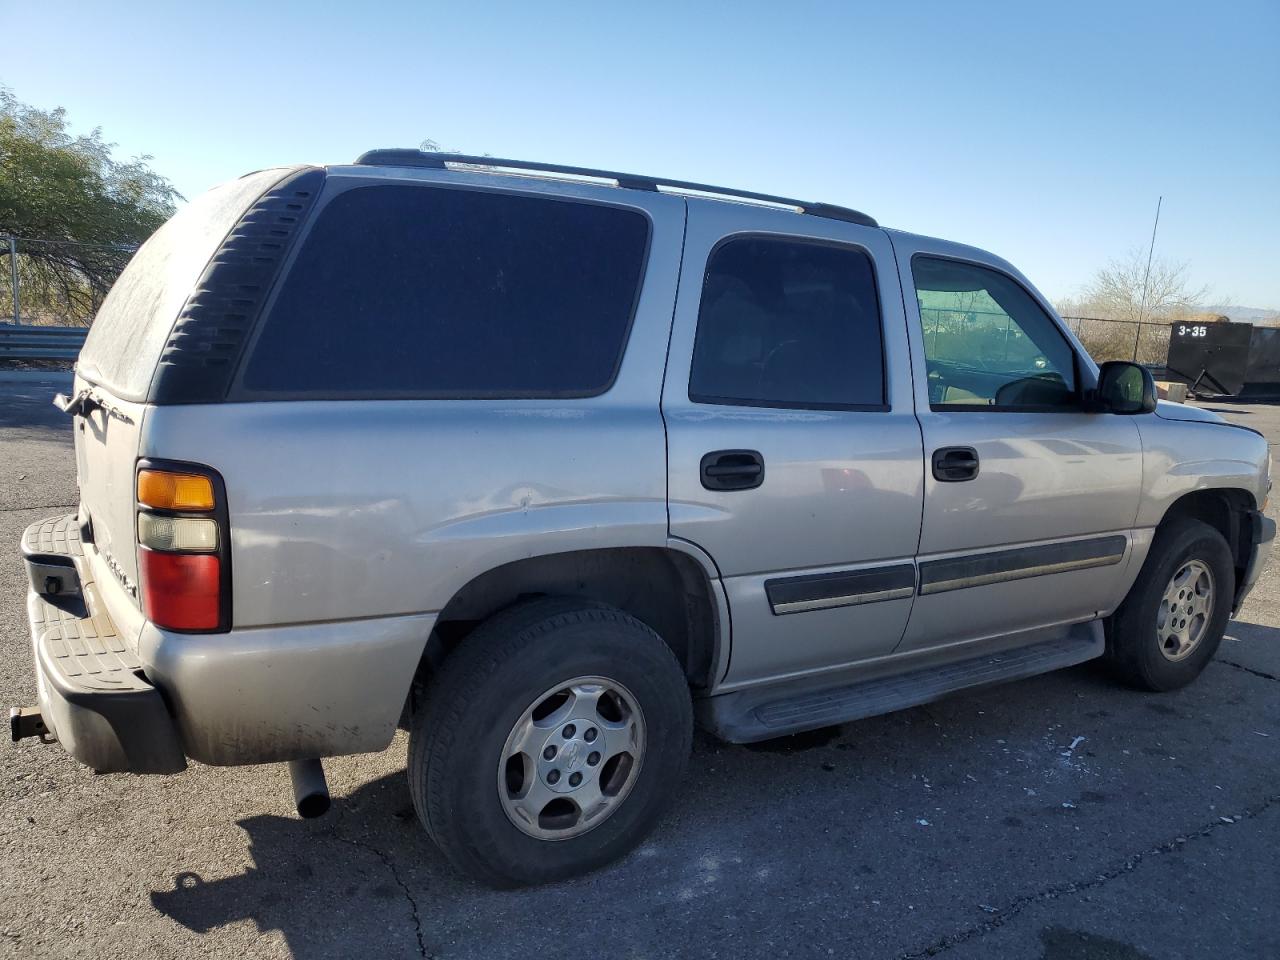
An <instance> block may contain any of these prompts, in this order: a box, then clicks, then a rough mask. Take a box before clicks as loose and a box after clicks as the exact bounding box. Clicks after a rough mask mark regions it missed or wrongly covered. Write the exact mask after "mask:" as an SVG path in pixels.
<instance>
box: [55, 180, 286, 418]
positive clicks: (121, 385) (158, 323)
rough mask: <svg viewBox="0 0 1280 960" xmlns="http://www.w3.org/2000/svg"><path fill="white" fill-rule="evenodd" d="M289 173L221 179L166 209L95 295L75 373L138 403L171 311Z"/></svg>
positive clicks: (161, 347)
mask: <svg viewBox="0 0 1280 960" xmlns="http://www.w3.org/2000/svg"><path fill="white" fill-rule="evenodd" d="M291 172H292V171H289V170H263V171H260V172H258V173H253V174H249V175H248V176H246V177H241V178H240V179H239V180H233V181H231V182H230V183H224V184H222V186H219V187H215V188H214V189H212V190H210V191H209V192H208V193H205V194H202V195H201V196H199V197H197V198H196V199H195V200H192V201H191V202H190V203H189V204H187V205H186V206H185V207H183V208H182V209H181V210H180V211H178V213H176V214H174V216H173V217H171V218H170V219H169V220H168V222H166V223H165V224H164V225H163V226H162V227H161V228H160V229H159V230H157V231H156V232H155V233H153V234H152V235H151V237H150V239H148V240H147V242H146V243H144V244H143V245H142V247H141V248H140V249H139V250H138V252H137V253H136V254H134V257H133V259H132V260H130V261H129V265H128V266H127V267H125V269H124V272H123V273H121V274H120V277H119V279H117V280H116V282H115V285H114V286H113V287H112V288H111V291H110V292H109V293H108V294H107V296H106V299H105V300H103V302H102V306H101V308H99V310H98V314H97V316H96V317H95V318H94V321H93V327H92V328H91V329H90V330H89V336H88V338H87V339H86V340H85V344H84V348H83V349H82V350H81V351H80V359H79V361H78V363H77V369H78V370H79V372H80V375H81V376H83V377H84V378H85V379H87V380H90V381H92V382H94V383H98V384H101V385H102V386H104V387H106V388H107V389H108V390H110V391H111V392H112V393H114V394H115V395H116V396H118V397H120V398H122V399H125V400H145V399H146V397H147V389H148V387H149V386H150V384H151V377H152V374H153V373H154V372H155V369H156V364H157V363H158V362H159V360H160V354H161V352H162V351H163V350H164V345H165V342H166V341H167V340H168V338H169V331H170V330H171V329H172V328H173V323H174V321H175V320H176V319H177V317H178V312H179V311H180V310H181V309H182V307H183V305H184V304H185V303H186V302H187V297H188V296H190V295H191V291H192V288H194V287H195V286H196V284H197V283H198V282H199V280H200V275H201V274H202V273H203V272H204V268H205V265H206V264H208V262H209V260H210V258H211V257H212V256H213V254H214V253H215V252H216V251H217V249H218V247H219V246H220V245H221V243H222V241H223V238H224V237H226V235H227V234H228V233H230V232H231V229H232V228H233V227H234V226H235V225H236V224H237V223H238V222H239V220H240V217H241V215H242V214H243V213H244V212H245V210H247V209H248V208H249V207H250V206H251V205H252V204H253V203H254V201H256V200H257V199H258V197H260V196H261V195H262V194H263V193H265V192H266V191H267V190H269V189H270V188H271V187H272V186H273V185H274V184H275V183H276V181H278V180H280V179H282V178H283V177H284V176H286V175H287V174H289V173H291Z"/></svg>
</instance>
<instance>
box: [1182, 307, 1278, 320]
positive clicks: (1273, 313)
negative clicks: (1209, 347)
mask: <svg viewBox="0 0 1280 960" xmlns="http://www.w3.org/2000/svg"><path fill="white" fill-rule="evenodd" d="M1196 312H1197V313H1218V314H1222V315H1223V316H1226V317H1230V318H1231V319H1232V320H1235V321H1236V322H1237V323H1257V322H1258V321H1260V320H1268V319H1275V317H1277V316H1280V310H1276V309H1271V310H1268V309H1266V308H1264V307H1237V306H1223V305H1222V304H1220V303H1219V304H1211V305H1209V306H1207V307H1197V308H1196Z"/></svg>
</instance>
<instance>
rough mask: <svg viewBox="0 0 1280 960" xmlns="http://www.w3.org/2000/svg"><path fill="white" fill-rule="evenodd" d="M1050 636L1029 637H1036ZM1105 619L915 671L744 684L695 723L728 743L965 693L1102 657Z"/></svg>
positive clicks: (703, 709) (709, 703)
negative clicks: (747, 685)
mask: <svg viewBox="0 0 1280 960" xmlns="http://www.w3.org/2000/svg"><path fill="white" fill-rule="evenodd" d="M1046 634H1047V635H1048V636H1050V637H1051V639H1040V640H1039V641H1038V642H1035V641H1034V640H1033V637H1034V636H1040V637H1044V636H1045V635H1046ZM1105 647H1106V641H1105V639H1104V637H1103V632H1102V622H1101V621H1100V620H1094V621H1091V622H1089V623H1081V624H1076V625H1075V626H1072V627H1069V628H1061V629H1055V630H1052V631H1043V632H1037V634H1036V635H1028V643H1027V644H1025V645H1022V646H1018V647H1014V648H1012V649H1006V650H1002V651H1001V652H999V653H988V654H984V655H982V656H975V657H970V658H969V659H965V660H951V661H949V662H946V663H943V664H940V665H939V664H934V665H931V666H928V667H922V668H917V669H915V670H912V671H910V672H908V673H895V674H892V675H890V676H881V677H876V678H874V679H861V680H859V679H856V676H855V678H852V679H851V677H850V674H849V673H842V674H841V675H840V679H839V680H834V682H833V678H831V677H817V678H815V677H811V676H810V677H803V678H801V679H799V680H796V681H789V682H786V683H781V684H771V685H769V686H767V687H761V688H749V689H746V690H739V691H735V692H732V693H725V694H721V695H719V696H715V697H708V698H707V699H705V700H702V701H700V702H699V703H698V704H697V707H698V719H699V721H700V722H701V723H702V724H703V725H704V726H706V727H707V728H709V729H710V730H711V731H712V732H713V733H715V734H716V735H717V736H720V737H722V738H723V739H725V740H728V741H729V742H730V743H754V742H756V741H758V740H769V739H771V738H773V737H782V736H786V735H788V734H792V733H801V732H803V731H805V730H814V729H817V728H818V727H829V726H834V725H835V724H838V723H847V722H849V721H850V720H860V719H862V718H863V717H874V716H877V715H879V714H882V713H892V712H894V711H895V710H903V709H906V708H907V707H917V706H920V705H921V704H924V703H931V702H933V701H934V700H940V699H942V698H943V697H946V696H949V695H950V694H953V693H957V692H959V691H962V690H973V689H976V688H979V687H987V686H992V685H994V684H998V683H1004V682H1006V681H1008V680H1021V679H1023V678H1024V677H1032V676H1035V675H1036V674H1040V673H1048V672H1050V671H1051V670H1059V669H1061V668H1063V667H1070V666H1074V665H1075V664H1078V663H1084V662H1085V661H1086V660H1092V659H1094V658H1095V657H1100V656H1102V653H1103V651H1104V650H1105Z"/></svg>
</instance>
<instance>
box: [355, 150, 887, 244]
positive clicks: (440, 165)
mask: <svg viewBox="0 0 1280 960" xmlns="http://www.w3.org/2000/svg"><path fill="white" fill-rule="evenodd" d="M356 163H360V164H370V165H372V166H379V167H429V168H432V169H435V170H447V169H448V168H449V165H450V164H465V165H467V166H473V167H485V168H491V169H493V170H495V171H496V172H500V171H503V170H529V171H533V172H535V173H559V174H566V175H568V176H571V177H593V178H595V179H598V180H612V181H614V183H616V184H617V185H618V186H619V187H622V188H623V189H625V190H648V191H650V192H657V191H659V190H662V189H667V190H675V191H682V192H687V193H697V194H704V195H706V196H709V197H713V198H714V197H725V198H729V199H732V200H752V201H755V202H756V203H773V204H778V205H780V206H784V207H793V208H795V209H796V210H797V211H799V212H800V213H807V214H809V215H810V216H814V217H825V218H826V219H828V220H843V221H845V222H846V223H857V224H861V225H862V226H864V227H878V226H879V224H878V223H876V221H875V220H874V219H872V218H871V217H869V216H867V215H866V214H865V213H861V212H860V211H857V210H851V209H849V208H848V207H837V206H834V205H833V204H830V203H811V202H809V201H808V200H795V199H793V198H791V197H775V196H773V195H772V194H768V193H753V192H751V191H750V190H734V189H732V188H730V187H713V186H711V185H710V184H706V183H691V182H690V181H688V180H669V179H667V178H666V177H645V176H640V175H639V174H634V173H617V172H616V171H613V170H592V169H591V168H589V167H567V166H564V165H562V164H558V163H535V162H533V161H529V160H504V159H501V158H499V157H474V156H469V155H467V154H463V153H429V152H426V151H423V150H413V149H405V148H386V149H381V150H369V151H366V152H365V153H362V154H361V155H360V156H359V157H357V158H356Z"/></svg>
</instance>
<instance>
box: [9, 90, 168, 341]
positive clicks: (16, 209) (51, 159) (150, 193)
mask: <svg viewBox="0 0 1280 960" xmlns="http://www.w3.org/2000/svg"><path fill="white" fill-rule="evenodd" d="M114 148H115V145H114V144H111V143H107V142H106V141H105V140H103V137H102V131H101V129H99V128H94V129H93V130H92V131H91V132H90V133H88V134H87V135H80V136H73V135H72V134H71V133H69V132H68V130H67V119H66V111H65V110H63V109H62V108H61V107H59V108H57V109H54V110H40V109H37V108H35V107H31V106H28V105H27V104H25V103H22V102H20V101H19V100H18V99H17V98H16V97H14V95H13V92H12V91H10V90H8V89H7V88H4V87H0V235H7V236H14V237H18V238H19V241H18V250H19V257H18V267H19V275H20V277H19V283H20V291H21V298H22V302H23V312H24V313H25V314H28V315H33V314H44V315H52V316H55V317H58V318H60V319H63V320H69V321H73V322H80V323H88V322H89V320H90V319H92V317H93V315H94V313H95V312H97V309H98V306H99V305H100V304H101V303H102V298H103V297H105V296H106V294H107V291H108V290H109V289H110V288H111V284H112V283H114V282H115V279H116V277H117V276H119V274H120V271H121V270H123V269H124V266H125V264H126V263H128V262H129V257H130V256H131V255H132V251H133V250H134V249H135V248H136V247H137V246H138V245H139V244H140V243H142V241H144V240H145V239H146V238H147V237H148V236H150V235H151V233H152V232H153V231H155V229H156V228H157V227H159V226H160V224H162V223H164V222H165V220H167V219H169V217H171V216H172V215H173V212H174V209H175V203H176V202H177V201H178V200H181V199H183V197H182V195H181V194H179V193H178V191H177V190H176V189H174V186H173V184H172V183H170V182H169V181H168V180H167V179H166V178H164V177H162V176H161V175H160V174H158V173H156V172H155V171H154V170H152V169H151V167H150V165H149V162H150V160H151V157H149V156H141V157H135V158H134V159H132V160H128V161H121V160H117V159H115V157H114V156H113V155H112V151H113V150H114Z"/></svg>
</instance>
